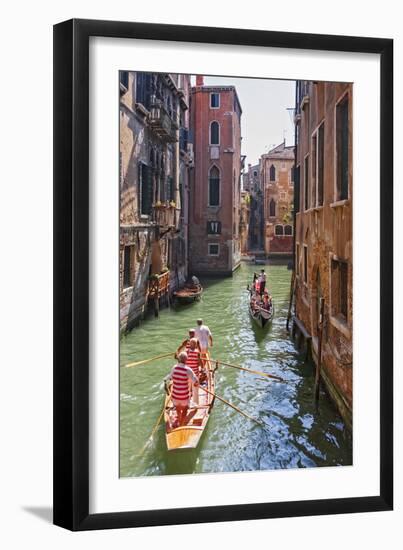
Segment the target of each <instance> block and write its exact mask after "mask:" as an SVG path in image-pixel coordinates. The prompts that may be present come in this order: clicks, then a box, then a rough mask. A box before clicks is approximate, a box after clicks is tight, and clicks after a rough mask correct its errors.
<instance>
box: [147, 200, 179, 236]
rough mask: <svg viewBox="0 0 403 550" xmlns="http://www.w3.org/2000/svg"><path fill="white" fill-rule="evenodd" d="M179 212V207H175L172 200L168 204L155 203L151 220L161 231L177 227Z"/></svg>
mask: <svg viewBox="0 0 403 550" xmlns="http://www.w3.org/2000/svg"><path fill="white" fill-rule="evenodd" d="M179 214H180V208H176V206H175V205H174V203H172V202H171V203H170V204H168V205H167V204H164V203H162V204H158V203H157V204H156V205H154V206H153V221H154V222H155V223H156V224H157V225H158V226H159V227H160V229H162V230H163V231H166V230H168V229H178V228H179Z"/></svg>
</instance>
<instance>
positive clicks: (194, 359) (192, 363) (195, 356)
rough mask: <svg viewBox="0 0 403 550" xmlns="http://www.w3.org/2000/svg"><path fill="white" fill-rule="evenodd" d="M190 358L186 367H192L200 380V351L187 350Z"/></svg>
mask: <svg viewBox="0 0 403 550" xmlns="http://www.w3.org/2000/svg"><path fill="white" fill-rule="evenodd" d="M187 354H188V358H187V361H186V366H187V367H190V368H191V369H192V371H193V372H194V373H195V375H196V376H197V378H199V357H200V355H199V350H198V349H196V348H195V349H190V348H189V349H188V350H187Z"/></svg>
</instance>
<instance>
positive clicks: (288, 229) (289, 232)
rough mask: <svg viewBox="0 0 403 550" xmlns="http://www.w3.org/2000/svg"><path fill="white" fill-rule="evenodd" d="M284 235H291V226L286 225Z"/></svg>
mask: <svg viewBox="0 0 403 550" xmlns="http://www.w3.org/2000/svg"><path fill="white" fill-rule="evenodd" d="M284 235H292V225H286V226H285V227H284Z"/></svg>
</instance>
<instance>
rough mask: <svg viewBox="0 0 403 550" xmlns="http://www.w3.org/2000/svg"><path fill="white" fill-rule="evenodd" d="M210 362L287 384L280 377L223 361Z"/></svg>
mask: <svg viewBox="0 0 403 550" xmlns="http://www.w3.org/2000/svg"><path fill="white" fill-rule="evenodd" d="M212 361H213V363H214V362H215V363H218V364H220V365H224V366H225V367H232V368H233V369H239V370H244V371H245V372H250V373H251V374H258V375H259V376H264V377H265V378H273V380H278V381H279V382H287V380H284V378H281V377H280V376H275V375H274V374H267V373H265V372H261V371H258V370H252V369H246V368H245V367H241V366H240V365H231V363H225V362H224V361H220V360H219V359H212Z"/></svg>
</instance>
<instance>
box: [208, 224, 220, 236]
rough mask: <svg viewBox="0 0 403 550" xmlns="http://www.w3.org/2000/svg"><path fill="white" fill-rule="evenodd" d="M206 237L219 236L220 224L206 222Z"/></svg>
mask: <svg viewBox="0 0 403 550" xmlns="http://www.w3.org/2000/svg"><path fill="white" fill-rule="evenodd" d="M207 234H208V235H221V222H207Z"/></svg>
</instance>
